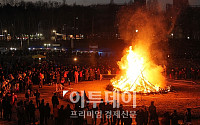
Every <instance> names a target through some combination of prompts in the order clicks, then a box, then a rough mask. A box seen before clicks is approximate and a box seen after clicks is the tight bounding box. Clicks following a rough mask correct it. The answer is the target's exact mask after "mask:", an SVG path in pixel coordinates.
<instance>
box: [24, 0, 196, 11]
mask: <svg viewBox="0 0 200 125" xmlns="http://www.w3.org/2000/svg"><path fill="white" fill-rule="evenodd" d="M24 1H30V0H24ZM31 1H37V0H31ZM43 1H49V0H43ZM51 1H58V2H63V0H51ZM129 1H130V0H114V2H115V3H118V4H123V3H125V2H127V3H128V2H129ZM132 1H134V0H132ZM75 2H76V4H78V5H91V4H107V3H110V0H66V3H67V4H69V5H71V4H74V3H75ZM158 2H159V4H160V6H161V8H162V9H163V10H164V9H165V7H166V3H171V4H172V2H173V0H158ZM189 4H190V5H200V0H189Z"/></svg>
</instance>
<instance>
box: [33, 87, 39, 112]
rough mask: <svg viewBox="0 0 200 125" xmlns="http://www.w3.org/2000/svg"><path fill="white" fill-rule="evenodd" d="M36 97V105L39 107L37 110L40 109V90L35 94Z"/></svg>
mask: <svg viewBox="0 0 200 125" xmlns="http://www.w3.org/2000/svg"><path fill="white" fill-rule="evenodd" d="M34 96H35V102H36V105H37V108H38V107H39V105H40V93H39V91H38V89H37V90H36V92H35V93H34Z"/></svg>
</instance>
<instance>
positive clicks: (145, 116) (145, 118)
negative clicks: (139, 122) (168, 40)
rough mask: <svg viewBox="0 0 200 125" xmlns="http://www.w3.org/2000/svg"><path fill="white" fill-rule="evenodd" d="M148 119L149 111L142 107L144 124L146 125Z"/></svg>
mask: <svg viewBox="0 0 200 125" xmlns="http://www.w3.org/2000/svg"><path fill="white" fill-rule="evenodd" d="M148 121H149V112H148V111H147V107H146V106H145V107H144V125H147V124H148Z"/></svg>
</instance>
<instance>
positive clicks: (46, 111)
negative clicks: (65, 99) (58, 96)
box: [44, 103, 51, 125]
mask: <svg viewBox="0 0 200 125" xmlns="http://www.w3.org/2000/svg"><path fill="white" fill-rule="evenodd" d="M50 113H51V108H50V107H49V103H46V106H45V107H44V121H45V125H47V120H48V119H49V118H50V115H51V114H50Z"/></svg>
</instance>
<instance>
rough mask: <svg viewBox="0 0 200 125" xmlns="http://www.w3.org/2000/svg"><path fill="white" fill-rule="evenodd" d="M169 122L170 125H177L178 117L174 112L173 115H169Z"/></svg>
mask: <svg viewBox="0 0 200 125" xmlns="http://www.w3.org/2000/svg"><path fill="white" fill-rule="evenodd" d="M171 121H172V122H171V123H172V125H178V115H177V112H176V110H174V112H173V114H172V115H171Z"/></svg>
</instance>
